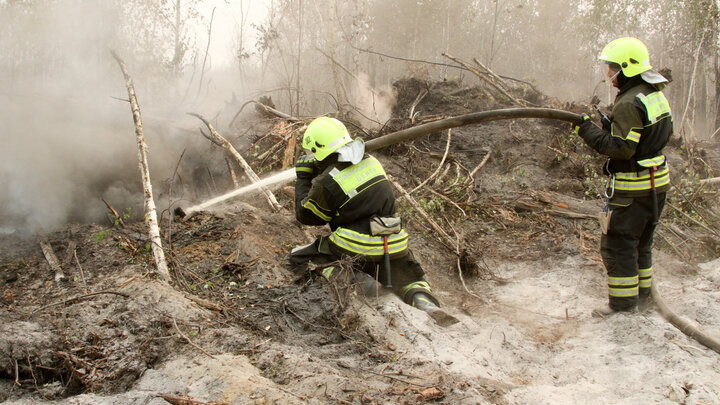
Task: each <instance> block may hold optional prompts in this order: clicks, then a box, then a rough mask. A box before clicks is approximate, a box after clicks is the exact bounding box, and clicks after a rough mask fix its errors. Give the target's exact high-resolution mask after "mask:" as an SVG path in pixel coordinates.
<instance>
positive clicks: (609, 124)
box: [600, 114, 612, 132]
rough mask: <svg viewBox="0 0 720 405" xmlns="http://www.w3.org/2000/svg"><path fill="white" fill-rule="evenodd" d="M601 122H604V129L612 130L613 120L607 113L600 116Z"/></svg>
mask: <svg viewBox="0 0 720 405" xmlns="http://www.w3.org/2000/svg"><path fill="white" fill-rule="evenodd" d="M600 123H601V124H602V129H603V131H607V132H610V130H611V129H612V122H611V121H610V118H608V116H607V115H605V114H603V115H601V116H600Z"/></svg>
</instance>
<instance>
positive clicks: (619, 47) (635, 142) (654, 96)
mask: <svg viewBox="0 0 720 405" xmlns="http://www.w3.org/2000/svg"><path fill="white" fill-rule="evenodd" d="M600 60H602V61H605V63H607V67H608V71H607V76H608V77H609V78H610V81H612V84H613V86H615V87H617V88H618V89H619V92H618V95H617V97H616V99H615V105H614V106H613V109H612V114H611V115H610V116H609V117H603V120H602V121H603V128H602V129H601V128H599V127H597V126H595V125H594V124H593V123H592V121H590V119H589V117H588V116H587V115H584V116H583V119H584V121H583V123H582V124H581V125H579V126H577V127H576V128H575V130H576V132H577V133H578V135H580V137H581V138H582V139H583V140H584V141H585V142H586V143H587V144H588V145H589V146H590V147H591V148H593V149H595V150H596V151H597V152H599V153H601V154H603V155H607V156H609V158H608V160H607V161H606V163H605V165H604V172H605V174H607V175H608V176H609V181H608V186H607V190H606V197H607V202H606V204H605V209H604V210H603V213H601V214H600V225H601V228H602V232H603V235H602V236H601V241H600V252H601V255H602V258H603V263H604V264H605V268H606V270H607V275H608V295H609V303H608V304H609V305H608V306H607V307H602V308H598V309H596V310H594V311H593V315H595V316H607V315H610V314H612V313H615V312H617V311H628V310H632V309H634V308H635V307H636V306H637V305H638V302H640V303H641V304H642V303H644V302H645V301H647V299H648V298H649V297H650V287H651V283H652V244H653V234H654V232H655V227H656V226H657V224H658V219H659V217H660V214H661V213H662V210H663V206H664V204H665V193H666V192H667V190H668V189H669V188H670V172H669V170H668V165H667V162H666V159H665V156H664V155H663V148H664V147H665V145H666V144H667V142H668V140H669V139H670V136H671V135H672V133H673V121H672V115H671V113H670V105H669V104H668V101H667V99H666V98H665V95H664V94H663V93H662V89H663V88H664V87H665V85H666V84H667V83H668V80H667V79H666V78H665V77H663V76H662V75H660V74H659V73H656V72H655V71H653V70H651V69H652V66H651V65H650V57H649V54H648V50H647V48H646V47H645V45H644V44H643V43H642V42H641V41H640V40H638V39H636V38H620V39H616V40H614V41H612V42H610V43H609V44H608V45H607V46H606V47H605V48H604V49H603V50H602V52H601V55H600Z"/></svg>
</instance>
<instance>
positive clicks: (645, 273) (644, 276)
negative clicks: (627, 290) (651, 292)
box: [638, 267, 652, 288]
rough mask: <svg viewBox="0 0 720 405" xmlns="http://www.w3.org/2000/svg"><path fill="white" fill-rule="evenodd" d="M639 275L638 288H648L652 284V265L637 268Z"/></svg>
mask: <svg viewBox="0 0 720 405" xmlns="http://www.w3.org/2000/svg"><path fill="white" fill-rule="evenodd" d="M638 276H639V277H640V288H650V286H651V285H652V267H650V268H647V269H638Z"/></svg>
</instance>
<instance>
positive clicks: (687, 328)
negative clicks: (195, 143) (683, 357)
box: [176, 108, 720, 353]
mask: <svg viewBox="0 0 720 405" xmlns="http://www.w3.org/2000/svg"><path fill="white" fill-rule="evenodd" d="M517 118H540V119H553V120H560V121H567V122H570V123H574V124H580V123H582V121H583V119H582V116H581V115H580V114H575V113H571V112H569V111H563V110H556V109H552V108H507V109H501V110H489V111H481V112H476V113H470V114H465V115H459V116H456V117H450V118H445V119H441V120H437V121H432V122H429V123H426V124H421V125H418V126H415V127H411V128H406V129H403V130H400V131H397V132H392V133H389V134H386V135H383V136H380V137H377V138H375V139H371V140H369V141H367V142H366V143H365V150H366V151H368V152H369V151H374V150H377V149H382V148H384V147H387V146H390V145H394V144H397V143H400V142H404V141H409V140H412V139H416V138H419V137H421V136H424V135H428V134H431V133H434V132H438V131H442V130H445V129H450V128H455V127H460V126H466V125H473V124H481V123H483V122H491V121H500V120H509V119H517ZM286 172H288V173H294V169H289V170H287V171H286ZM283 173H285V172H283ZM281 174H282V173H281ZM292 179H294V176H281V177H280V178H279V179H278V181H282V182H289V181H291V180H292ZM235 195H238V193H237V191H235V192H230V193H228V194H226V195H225V196H220V197H217V198H215V199H213V204H215V203H218V202H221V201H224V200H226V199H228V198H231V197H233V196H235ZM207 205H208V204H207V203H206V204H203V208H205V207H207ZM192 208H193V207H191V209H190V211H194V210H192ZM176 212H177V211H176ZM180 212H182V211H180ZM181 216H184V213H183V215H181ZM656 278H657V277H656ZM655 284H656V283H655V280H653V283H652V296H653V298H654V300H655V303H656V304H657V306H658V308H659V310H660V313H661V314H662V315H663V317H664V318H665V319H666V320H667V321H668V322H670V323H671V324H672V325H673V326H675V327H676V328H678V329H679V330H680V331H682V332H683V333H684V334H686V335H687V336H689V337H691V338H693V339H695V340H696V341H698V342H699V343H701V344H702V345H704V346H706V347H708V348H710V349H712V350H714V351H716V352H718V353H720V341H718V340H717V339H715V338H713V337H712V336H709V335H707V334H705V333H703V332H701V331H700V330H699V329H698V328H697V327H695V326H693V325H691V324H690V323H689V322H688V321H686V320H685V319H683V318H681V317H680V316H678V315H677V314H676V313H674V312H673V311H672V310H671V309H670V308H669V307H668V306H667V305H666V304H665V301H664V300H663V299H662V297H661V296H660V293H659V292H658V289H657V287H656V285H655Z"/></svg>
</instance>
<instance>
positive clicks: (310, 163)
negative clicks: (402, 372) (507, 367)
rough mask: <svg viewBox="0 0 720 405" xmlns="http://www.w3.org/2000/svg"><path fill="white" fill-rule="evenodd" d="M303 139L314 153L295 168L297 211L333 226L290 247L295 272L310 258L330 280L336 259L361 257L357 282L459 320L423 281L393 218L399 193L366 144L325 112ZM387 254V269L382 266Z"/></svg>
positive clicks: (443, 319)
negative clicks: (389, 290) (308, 241)
mask: <svg viewBox="0 0 720 405" xmlns="http://www.w3.org/2000/svg"><path fill="white" fill-rule="evenodd" d="M302 143H303V144H302V146H303V148H305V149H307V150H309V152H310V153H309V154H308V155H306V156H305V157H302V158H300V159H299V160H298V162H297V164H296V166H295V169H296V174H297V182H296V183H295V216H296V218H297V220H298V221H300V222H301V223H302V224H305V225H325V224H329V225H330V229H331V230H332V233H330V235H327V236H321V237H319V238H317V239H316V240H315V241H314V242H313V243H311V244H309V245H307V246H300V247H296V248H295V249H293V250H292V252H291V253H290V258H289V259H290V263H291V265H292V266H293V267H294V269H295V271H298V272H302V271H306V270H307V263H308V262H310V261H312V263H313V264H315V265H319V266H320V268H321V269H322V270H321V273H322V276H324V277H325V278H327V279H330V278H331V277H337V276H338V275H339V274H342V273H343V270H342V269H340V268H338V267H337V266H333V265H330V264H331V263H332V262H337V261H338V260H339V259H341V258H342V257H344V256H352V257H358V256H359V260H358V263H359V264H358V265H356V269H357V270H359V271H360V273H353V274H355V280H362V279H363V278H365V279H366V280H369V281H370V282H371V283H372V284H374V285H376V286H377V283H376V281H375V277H376V276H377V280H378V281H381V282H383V283H384V284H385V285H386V286H392V290H393V291H394V292H395V294H397V295H398V296H399V297H400V298H401V299H402V300H403V301H404V302H405V303H407V304H410V305H412V306H414V307H416V308H418V309H420V310H423V311H425V312H427V313H428V315H430V316H431V317H432V318H433V319H434V320H435V321H436V322H437V323H438V324H440V325H441V326H447V325H450V324H453V323H456V322H457V319H455V318H454V317H452V316H451V315H449V314H447V313H446V312H445V311H443V310H441V309H440V308H439V302H438V300H437V298H436V297H435V296H434V295H433V293H432V290H431V289H430V286H429V285H428V283H427V281H425V279H424V277H423V275H424V271H423V269H422V267H421V266H420V264H419V263H418V262H417V261H416V260H415V258H414V257H413V253H412V252H411V251H410V249H409V247H408V233H407V232H406V231H405V229H403V228H402V225H401V220H400V218H397V217H395V196H394V194H393V191H392V188H391V185H390V183H389V182H388V179H387V176H386V174H385V170H384V169H383V167H382V165H381V164H380V162H379V161H378V160H377V159H375V158H374V157H372V156H370V155H366V154H365V144H364V142H363V141H362V140H361V139H356V140H354V141H353V140H352V139H351V137H350V134H349V133H348V130H347V129H346V127H345V125H343V124H342V123H341V122H340V121H338V120H337V119H334V118H327V117H320V118H317V119H315V120H313V121H312V122H311V123H310V124H309V125H308V127H307V130H306V131H305V134H304V136H303V142H302ZM385 238H387V240H385ZM386 243H387V248H386V247H385V246H386ZM386 252H387V253H386ZM385 255H387V256H388V257H389V259H390V260H389V264H390V266H389V269H386V268H385V266H384V265H383V264H384V263H383V262H384V259H385ZM324 265H327V266H325V267H323V266H324ZM358 267H359V268H358ZM388 270H389V271H388ZM345 274H347V273H345ZM371 277H372V278H371Z"/></svg>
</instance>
